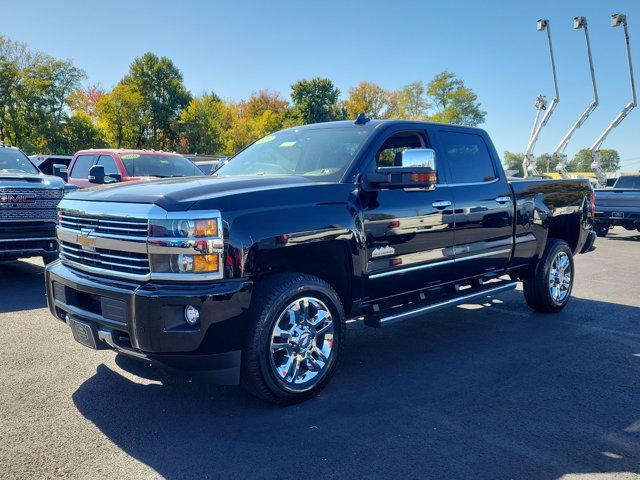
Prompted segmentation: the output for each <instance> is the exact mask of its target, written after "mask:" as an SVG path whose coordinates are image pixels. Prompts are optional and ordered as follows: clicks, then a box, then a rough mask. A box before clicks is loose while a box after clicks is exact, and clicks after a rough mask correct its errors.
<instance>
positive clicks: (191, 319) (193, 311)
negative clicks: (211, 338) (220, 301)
mask: <svg viewBox="0 0 640 480" xmlns="http://www.w3.org/2000/svg"><path fill="white" fill-rule="evenodd" d="M184 319H185V320H186V321H187V323H188V324H189V325H195V324H196V323H198V320H199V319H200V310H198V307H194V306H193V305H187V306H186V307H184Z"/></svg>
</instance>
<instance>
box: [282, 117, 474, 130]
mask: <svg viewBox="0 0 640 480" xmlns="http://www.w3.org/2000/svg"><path fill="white" fill-rule="evenodd" d="M393 124H403V125H406V124H413V125H416V126H421V127H423V126H427V125H429V126H436V127H443V126H445V127H452V128H463V129H468V130H478V131H484V130H482V129H481V128H477V127H467V126H465V125H454V124H450V123H439V122H423V121H420V120H402V119H389V120H387V119H372V120H368V121H367V122H365V123H356V122H355V121H354V120H337V121H334V122H321V123H309V124H307V125H300V126H297V127H291V128H289V129H287V130H292V129H294V130H298V129H300V130H301V129H316V128H335V127H348V126H353V127H369V128H378V127H380V126H382V125H393Z"/></svg>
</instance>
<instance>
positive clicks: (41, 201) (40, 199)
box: [0, 187, 64, 212]
mask: <svg viewBox="0 0 640 480" xmlns="http://www.w3.org/2000/svg"><path fill="white" fill-rule="evenodd" d="M11 195H27V196H32V197H34V201H33V202H25V203H9V202H2V201H0V211H1V212H4V211H5V210H37V209H41V208H46V209H55V208H56V207H57V206H58V203H59V202H60V200H62V196H63V195H64V190H63V189H62V188H17V187H12V188H0V199H2V198H4V197H5V196H11Z"/></svg>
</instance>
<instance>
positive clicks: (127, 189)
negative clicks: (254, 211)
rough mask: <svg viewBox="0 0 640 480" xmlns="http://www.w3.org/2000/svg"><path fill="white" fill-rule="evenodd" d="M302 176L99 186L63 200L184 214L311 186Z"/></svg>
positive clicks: (126, 183)
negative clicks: (242, 196) (225, 200)
mask: <svg viewBox="0 0 640 480" xmlns="http://www.w3.org/2000/svg"><path fill="white" fill-rule="evenodd" d="M312 183H314V182H312V181H311V180H309V179H308V178H305V177H295V176H281V177H280V176H270V177H255V176H251V177H182V178H167V179H162V180H152V181H145V182H123V183H116V184H112V185H100V186H96V187H91V188H86V189H83V190H79V191H77V192H74V193H71V194H68V195H67V196H66V197H65V198H68V199H71V200H84V201H91V202H124V203H148V204H155V205H158V206H160V207H162V208H164V209H165V210H167V211H185V210H188V209H189V208H190V207H191V206H192V205H194V204H195V203H197V202H199V201H202V200H210V199H213V198H216V197H223V196H226V195H235V194H239V193H252V192H258V191H263V190H270V189H277V188H286V187H296V186H302V185H309V184H312Z"/></svg>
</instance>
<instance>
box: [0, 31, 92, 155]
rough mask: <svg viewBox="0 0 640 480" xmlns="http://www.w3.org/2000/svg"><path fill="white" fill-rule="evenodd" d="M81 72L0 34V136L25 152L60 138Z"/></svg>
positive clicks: (46, 146) (43, 147) (48, 147)
mask: <svg viewBox="0 0 640 480" xmlns="http://www.w3.org/2000/svg"><path fill="white" fill-rule="evenodd" d="M84 76H85V75H84V72H83V71H82V70H80V69H79V68H77V67H75V66H74V65H73V63H72V62H71V61H69V60H59V59H56V58H53V57H51V56H49V55H45V54H43V53H40V52H31V51H30V50H29V49H28V48H27V46H26V45H24V44H22V43H18V42H13V41H11V40H9V39H6V38H4V37H1V36H0V137H1V138H2V140H5V141H7V140H8V141H9V142H11V143H14V144H16V145H18V146H20V147H22V148H23V149H24V150H26V151H28V152H33V151H36V150H40V151H51V150H52V148H53V147H54V146H55V145H56V144H57V142H59V141H60V135H61V134H62V127H63V125H64V124H65V122H66V120H67V116H68V113H69V108H68V100H69V97H70V95H71V94H72V92H73V91H75V90H76V89H77V88H78V87H79V83H80V81H81V80H82V79H83V78H84Z"/></svg>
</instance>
